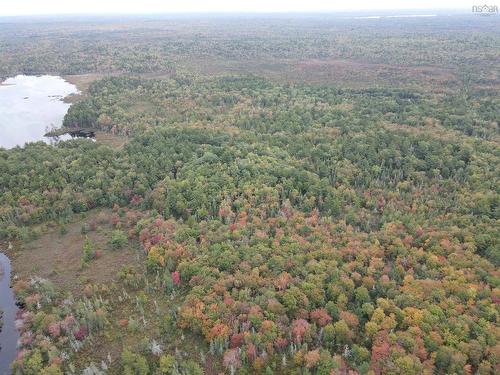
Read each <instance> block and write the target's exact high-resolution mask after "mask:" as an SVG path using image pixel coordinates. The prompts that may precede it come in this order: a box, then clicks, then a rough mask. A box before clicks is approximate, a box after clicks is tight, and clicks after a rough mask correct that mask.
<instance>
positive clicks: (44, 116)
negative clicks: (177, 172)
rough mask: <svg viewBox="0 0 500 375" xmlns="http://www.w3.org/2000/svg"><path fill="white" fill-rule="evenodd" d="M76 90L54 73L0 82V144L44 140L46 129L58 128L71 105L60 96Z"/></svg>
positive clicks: (18, 77)
mask: <svg viewBox="0 0 500 375" xmlns="http://www.w3.org/2000/svg"><path fill="white" fill-rule="evenodd" d="M77 92H78V90H77V88H76V86H75V85H72V84H71V83H69V82H66V81H65V80H64V79H62V78H61V77H57V76H49V75H44V76H25V75H18V76H16V77H11V78H8V79H6V80H5V81H3V82H2V83H1V84H0V147H3V148H12V147H15V146H23V145H24V144H25V143H27V142H36V141H44V142H46V143H50V142H51V140H50V139H49V138H46V137H44V134H45V133H46V132H47V130H48V129H52V128H59V127H60V126H61V125H62V122H63V119H64V115H65V114H66V112H67V111H68V108H69V107H70V104H69V103H65V102H64V101H63V99H64V98H65V97H66V96H68V95H70V94H76V93H77Z"/></svg>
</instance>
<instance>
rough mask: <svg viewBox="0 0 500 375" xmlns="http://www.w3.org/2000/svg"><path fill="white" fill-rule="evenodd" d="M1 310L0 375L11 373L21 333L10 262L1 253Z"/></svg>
mask: <svg viewBox="0 0 500 375" xmlns="http://www.w3.org/2000/svg"><path fill="white" fill-rule="evenodd" d="M0 310H1V311H2V312H3V316H2V323H3V326H2V328H1V331H0V375H8V374H10V373H11V371H10V364H11V363H12V362H13V361H14V359H15V358H16V350H17V340H18V339H19V332H18V330H17V329H16V313H17V306H16V304H15V299H14V293H13V292H12V289H11V288H10V261H9V258H7V256H6V255H5V254H3V253H0Z"/></svg>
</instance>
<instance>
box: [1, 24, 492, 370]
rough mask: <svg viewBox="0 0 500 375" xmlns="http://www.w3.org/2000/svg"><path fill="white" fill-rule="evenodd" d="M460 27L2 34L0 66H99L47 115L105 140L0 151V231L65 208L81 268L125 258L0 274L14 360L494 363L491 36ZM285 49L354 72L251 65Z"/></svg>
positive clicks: (72, 364)
mask: <svg viewBox="0 0 500 375" xmlns="http://www.w3.org/2000/svg"><path fill="white" fill-rule="evenodd" d="M317 21H318V20H317ZM469 21H470V20H469V19H466V20H464V19H462V18H460V17H457V18H456V19H455V18H453V17H451V18H447V19H446V20H444V21H443V24H441V25H440V26H439V27H437V26H436V25H435V24H432V23H431V22H430V21H428V20H421V21H417V20H407V21H401V20H398V21H394V22H389V21H387V20H383V21H381V23H380V24H379V26H378V28H377V27H374V26H373V24H368V23H358V24H353V23H352V22H355V21H352V20H351V21H347V20H341V21H340V20H337V21H335V22H334V21H332V20H329V19H327V18H325V19H323V18H322V19H321V20H319V21H318V22H317V24H315V25H316V28H312V21H311V20H310V19H308V18H306V19H304V20H302V21H301V22H299V20H292V21H291V23H290V24H287V23H286V22H284V21H283V20H277V21H276V20H275V22H272V21H270V20H265V19H263V20H252V22H254V28H253V31H248V30H247V29H246V28H244V27H243V26H241V25H239V26H238V25H237V24H236V22H234V20H231V19H228V20H227V19H226V20H225V21H224V22H221V23H217V22H212V21H210V20H207V21H206V24H200V23H198V22H195V21H193V20H190V21H188V22H186V24H182V22H173V21H166V20H161V21H160V20H157V21H154V22H153V21H152V23H151V24H148V26H147V27H144V28H138V26H137V24H135V23H134V22H130V23H129V24H126V25H125V26H123V25H122V26H123V27H118V26H117V25H116V24H114V23H110V22H103V23H95V22H88V21H85V22H84V21H81V22H80V23H76V24H75V25H68V24H66V23H59V24H51V23H47V24H44V23H41V24H37V25H29V26H28V27H26V28H24V29H23V31H22V32H19V28H20V27H21V26H20V24H15V23H13V24H11V25H6V26H5V27H2V28H1V29H0V30H1V31H0V43H1V45H2V46H4V47H5V51H6V53H3V54H2V55H1V58H0V62H3V64H0V66H1V68H0V69H1V70H0V74H5V75H8V74H14V73H23V72H24V73H30V72H57V73H58V74H81V73H94V74H97V73H99V74H100V75H99V76H96V77H95V79H94V80H93V82H92V83H91V84H90V85H89V87H88V89H87V90H86V91H85V92H84V94H83V95H82V96H81V97H80V98H79V99H78V100H77V101H76V102H75V103H74V104H73V105H72V106H71V107H70V109H69V111H68V113H67V114H66V117H65V119H64V127H67V128H76V127H85V128H92V129H95V130H96V131H99V132H102V133H105V134H107V135H109V136H115V137H122V138H124V139H126V142H125V145H124V146H123V147H121V148H117V147H111V146H109V145H108V144H105V143H102V142H99V141H97V142H93V141H91V140H86V139H75V140H70V141H64V142H59V143H57V144H56V145H55V146H52V145H48V144H45V143H43V142H38V143H31V144H27V145H26V146H24V147H16V148H13V149H9V150H6V149H0V195H1V197H2V200H1V206H0V238H2V239H3V240H4V241H5V243H8V242H12V243H16V244H18V246H19V247H20V248H21V250H18V251H19V252H20V253H23V252H25V251H27V250H26V249H27V248H29V246H30V243H33V241H36V240H37V239H40V238H44V236H48V235H52V236H56V234H54V233H56V232H57V233H58V234H57V238H58V240H57V241H65V238H66V239H68V238H69V237H68V236H70V235H74V233H73V232H70V234H67V231H68V227H71V225H72V223H75V222H79V221H78V220H83V221H84V224H82V227H81V233H78V238H79V241H81V242H82V243H83V245H82V260H81V264H82V265H81V267H82V268H83V269H90V270H92V269H94V268H93V267H96V268H95V269H100V270H101V271H100V272H103V271H102V268H98V267H99V262H103V261H104V258H102V257H103V254H102V252H103V251H104V256H107V254H108V253H109V254H117V253H118V254H120V252H125V251H126V250H127V249H129V250H133V251H134V254H135V255H136V257H134V262H135V263H137V264H134V266H133V267H129V266H126V265H122V264H113V265H111V266H109V267H114V268H113V269H119V271H118V272H115V273H116V277H114V279H113V282H112V283H98V282H84V283H82V286H81V288H80V289H81V290H80V291H73V293H70V292H69V291H68V290H65V289H64V288H63V287H59V288H58V287H55V286H54V285H53V282H52V281H51V280H50V277H49V278H48V280H45V279H40V278H31V279H30V280H28V279H27V278H25V279H23V278H20V279H19V280H17V281H16V283H15V285H14V289H15V291H16V294H17V297H18V300H19V302H20V305H21V306H22V310H21V315H23V317H22V320H23V322H24V323H23V328H22V336H21V347H20V352H19V355H18V358H17V360H16V361H15V363H14V365H13V366H14V371H15V373H18V374H35V373H43V374H60V373H70V374H73V373H82V372H83V373H84V374H93V373H101V372H97V371H102V373H110V374H122V373H123V374H186V375H187V374H203V373H206V374H217V373H227V374H255V373H256V374H266V375H267V374H304V375H306V374H325V375H327V374H345V373H349V374H472V373H474V374H476V373H477V374H494V373H497V372H498V371H499V370H500V367H499V366H500V362H499V358H500V341H499V340H500V328H499V325H498V323H499V318H500V316H499V313H500V311H499V304H500V274H499V271H498V270H499V266H500V245H499V242H498V239H499V238H500V227H499V219H500V217H499V216H500V207H499V197H500V196H499V186H500V184H499V178H500V173H499V171H500V169H499V168H498V166H499V165H500V149H499V145H498V140H499V133H498V132H499V129H498V118H499V108H500V103H499V100H500V99H499V95H498V93H499V92H498V88H499V86H498V84H499V81H498V70H497V73H495V74H496V76H494V77H491V76H490V77H489V78H488V79H486V78H487V77H486V76H487V74H486V73H485V72H487V71H489V69H490V68H491V67H496V68H498V61H500V60H498V59H496V57H498V54H499V51H500V48H499V47H500V45H499V40H500V39H499V35H498V28H496V29H494V30H493V31H486V26H485V25H484V24H482V23H480V22H479V21H475V22H473V23H471V25H470V26H469V28H466V24H467V22H469ZM356 22H357V21H356ZM488 22H491V20H485V23H488ZM141 25H142V24H141ZM354 26H357V27H358V28H354ZM108 27H109V28H110V29H111V31H110V30H108V29H107V28H108ZM33 28H34V29H36V30H37V37H36V38H35V39H33V40H32V39H29V38H28V35H29V33H30V30H31V29H33ZM268 28H269V29H268ZM407 28H412V30H413V32H412V33H410V32H408V31H405V30H407ZM82 29H85V30H86V31H82ZM87 29H88V30H87ZM456 29H460V30H462V31H461V32H456ZM113 30H114V31H113ZM266 30H267V31H266ZM305 30H307V32H305ZM324 30H328V32H326V33H324V32H323V31H324ZM344 30H348V31H347V32H346V33H342V32H341V31H344ZM220 32H223V34H222V36H223V37H220V35H221V34H220ZM196 33H201V35H197V34H196ZM267 33H269V35H270V37H269V38H267V37H266V35H268V34H267ZM374 33H379V34H380V36H381V37H380V38H376V37H374V36H373V35H375V34H374ZM410 34H411V35H410ZM14 35H15V36H14ZM68 35H69V36H71V37H70V38H67V37H68ZM134 35H135V36H136V37H137V38H132V36H134ZM195 35H197V36H196V37H195ZM249 35H251V36H252V37H251V38H250V37H249ZM216 36H219V37H220V39H218V38H217V37H216ZM60 40H64V43H63V44H58V43H59V41H60ZM94 41H95V43H94ZM40 42H44V47H43V48H47V50H48V51H49V52H47V53H46V54H45V55H43V54H42V53H41V52H40V48H42V47H41V45H39V43H40ZM125 45H126V47H125ZM61 50H64V53H61ZM21 51H28V52H27V53H24V54H23V55H22V56H21ZM90 56H91V57H90ZM248 58H250V59H255V60H256V61H258V62H259V63H258V64H257V65H256V68H255V71H253V70H250V71H249V72H246V73H242V72H241V71H240V69H243V68H242V67H243V65H242V64H243V61H245V60H246V59H248ZM295 58H297V59H300V60H303V59H309V60H308V61H309V62H311V61H310V59H317V60H323V62H325V61H328V60H329V59H332V58H335V59H343V60H345V61H346V64H347V65H349V64H354V65H353V66H354V68H353V67H352V66H351V68H352V69H354V70H359V71H360V73H361V74H360V78H359V80H358V81H356V78H355V77H354V76H350V77H351V78H350V79H351V80H353V81H356V82H354V83H355V84H344V82H345V81H344V79H346V77H348V75H347V76H344V77H343V78H342V79H340V78H341V77H340V76H334V78H331V80H326V81H323V82H321V83H318V82H317V81H314V80H311V81H310V82H308V81H307V79H304V77H307V74H306V75H305V76H302V77H300V79H285V78H283V75H282V74H283V71H282V70H281V68H279V69H278V68H276V69H277V70H275V68H273V67H270V68H269V69H264V68H263V66H264V65H266V64H270V65H272V64H273V63H274V64H275V65H276V66H286V67H287V68H286V69H288V68H290V66H292V65H293V66H294V67H295V68H296V69H299V68H298V67H299V66H302V65H300V64H302V63H300V64H298V63H296V62H293V63H292V62H291V61H290V59H295ZM200 59H201V60H203V59H206V60H207V61H208V62H210V63H213V64H215V65H213V66H212V68H214V69H215V67H216V68H217V69H216V70H217V71H216V72H212V73H208V72H206V71H203V69H194V68H193V66H194V65H196V64H198V62H199V61H200ZM224 59H227V60H228V61H231V63H228V65H229V68H228V67H225V66H224V65H223V64H222V65H221V62H220V60H224ZM285 60H288V62H285ZM361 60H362V62H363V64H376V65H369V66H370V67H378V68H380V69H382V70H380V71H377V72H374V73H373V77H371V76H370V78H369V79H368V78H366V79H365V78H363V77H364V76H363V74H362V73H363V71H365V72H366V69H370V68H367V67H366V66H365V65H363V64H361V62H360V61H361ZM214 61H216V62H214ZM259 64H260V65H259ZM282 64H285V65H282ZM286 64H291V65H286ZM297 64H298V65H297ZM325 64H326V63H325ZM356 64H359V65H356ZM388 65H390V66H391V68H390V69H389V68H388ZM438 65H439V66H440V68H438V67H437V66H438ZM321 66H323V67H324V65H321ZM478 66H479V67H480V68H481V69H476V68H478ZM336 67H338V65H335V66H334V69H336ZM429 67H431V68H429ZM295 68H294V69H295ZM403 68H404V69H403ZM286 69H284V70H286ZM384 69H389V70H384ZM391 69H403V70H404V72H405V73H404V74H405V75H404V76H402V77H401V79H400V80H398V79H396V78H394V77H395V76H394V75H391V74H389V73H387V72H388V71H391ZM426 69H430V70H426ZM442 69H444V70H446V72H445V71H444V70H442ZM403 70H398V71H399V72H401V71H403ZM422 71H424V72H425V73H422ZM302 72H307V70H306V71H302ZM429 72H431V73H429ZM445 73H446V74H449V75H450V76H449V79H446V80H444V78H443V77H442V76H441V75H442V74H445ZM318 74H319V73H318ZM321 74H323V73H321ZM332 74H334V73H332ZM335 74H337V73H335ZM387 74H389V75H387ZM419 74H423V75H424V76H426V77H431V78H429V79H428V80H421V79H420V78H419V77H422V76H419ZM433 74H435V75H433ZM396 75H397V74H396ZM318 77H319V78H320V80H321V77H322V76H321V75H320V76H317V78H318ZM384 77H386V78H384ZM436 77H438V78H439V79H438V78H436ZM337 78H339V80H337ZM313 81H314V82H313ZM380 82H382V83H380ZM96 236H104V237H105V238H106V241H103V242H102V243H101V242H99V243H98V242H97V240H95V239H93V238H96ZM67 241H69V240H67ZM54 242H56V241H54ZM55 246H56V244H55V243H54V247H55ZM103 249H104V250H103ZM32 251H42V250H40V249H39V250H32ZM47 251H48V254H51V253H50V247H49V249H48V250H47ZM106 259H107V258H106ZM113 259H114V258H113ZM57 273H58V271H57V270H55V271H54V273H53V274H52V276H54V279H57V278H58V276H57ZM32 276H33V277H34V276H36V275H32ZM113 276H115V275H113ZM56 281H57V280H56ZM78 282H80V281H78ZM85 371H86V372H85ZM92 371H93V372H92Z"/></svg>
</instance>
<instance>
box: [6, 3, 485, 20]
mask: <svg viewBox="0 0 500 375" xmlns="http://www.w3.org/2000/svg"><path fill="white" fill-rule="evenodd" d="M0 3H4V4H2V5H1V6H0V17H10V16H12V17H18V16H66V15H178V14H276V13H328V14H331V13H352V12H384V11H391V12H394V11H397V12H399V11H405V12H408V11H423V10H436V11H460V10H466V9H470V8H471V7H472V6H473V5H477V4H475V2H474V0H473V1H470V0H420V1H417V0H380V1H378V2H377V3H373V2H370V1H368V0H351V1H349V2H345V3H344V2H340V1H335V0H334V1H328V2H326V1H325V0H308V1H304V0H253V1H252V2H233V1H230V0H211V1H210V2H206V1H203V0H184V1H182V2H180V3H170V2H166V3H159V2H157V1H155V0H141V2H140V3H138V2H135V1H131V0H121V1H119V0H108V1H104V2H103V1H101V0H87V1H86V2H85V3H71V2H67V1H65V0H45V1H43V2H41V1H38V0H16V1H15V2H10V1H8V0H7V1H6V0H0ZM117 10H118V11H117Z"/></svg>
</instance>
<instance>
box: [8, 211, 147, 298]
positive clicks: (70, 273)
mask: <svg viewBox="0 0 500 375" xmlns="http://www.w3.org/2000/svg"><path fill="white" fill-rule="evenodd" d="M103 212H104V214H105V215H109V212H106V211H103ZM97 214H98V212H97V211H93V212H91V213H89V214H88V215H87V216H86V217H85V218H80V219H78V220H75V221H74V222H72V223H71V224H68V225H67V227H66V228H67V233H66V234H60V233H59V230H58V229H51V230H49V231H48V232H47V233H45V234H43V235H42V236H41V237H40V238H38V239H36V240H34V241H31V242H29V243H25V244H23V246H22V248H21V249H20V250H18V251H15V252H13V254H12V259H11V260H12V266H13V270H14V273H15V275H16V276H17V277H20V278H30V277H31V276H40V277H43V278H46V279H48V280H50V281H52V282H53V283H54V284H55V285H56V286H57V287H59V288H61V289H63V290H66V291H71V292H72V293H73V294H75V295H79V294H81V292H82V288H83V287H84V286H85V285H86V284H87V283H88V282H92V283H109V282H112V281H114V280H115V278H116V273H117V272H118V271H119V270H120V269H121V268H122V267H123V266H131V267H134V268H140V267H142V260H141V259H140V253H139V251H138V250H137V249H135V248H134V246H133V245H132V244H129V246H127V247H126V248H124V249H121V250H111V249H110V247H109V246H108V240H109V237H110V234H111V232H112V228H111V226H110V225H109V224H102V225H101V226H100V227H99V228H98V229H96V230H95V231H91V232H89V233H87V234H86V235H84V234H82V233H81V228H82V225H83V224H84V223H86V222H88V221H89V220H91V219H92V218H93V216H95V215H97ZM86 236H88V238H89V239H90V241H91V242H92V244H93V246H94V248H95V249H96V250H99V251H100V253H101V256H100V257H99V258H97V259H93V260H91V261H90V263H89V264H88V265H87V266H85V267H82V249H83V244H84V242H85V237H86Z"/></svg>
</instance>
